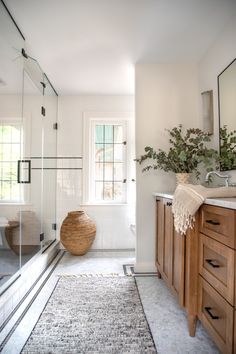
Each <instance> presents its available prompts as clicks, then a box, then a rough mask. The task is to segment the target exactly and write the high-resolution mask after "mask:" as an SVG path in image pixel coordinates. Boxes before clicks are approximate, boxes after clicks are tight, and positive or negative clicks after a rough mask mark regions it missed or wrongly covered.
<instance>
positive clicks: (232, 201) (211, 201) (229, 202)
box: [153, 192, 236, 210]
mask: <svg viewBox="0 0 236 354" xmlns="http://www.w3.org/2000/svg"><path fill="white" fill-rule="evenodd" d="M173 195H174V193H173V192H154V193H153V196H154V197H161V198H168V199H173ZM204 204H208V205H214V206H220V207H223V208H227V209H234V210H236V198H235V197H234V198H207V199H206V200H205V202H204Z"/></svg>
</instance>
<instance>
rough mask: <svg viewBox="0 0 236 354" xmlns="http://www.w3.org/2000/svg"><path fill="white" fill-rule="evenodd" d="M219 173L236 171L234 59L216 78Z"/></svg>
mask: <svg viewBox="0 0 236 354" xmlns="http://www.w3.org/2000/svg"><path fill="white" fill-rule="evenodd" d="M218 95H219V96H218V97H219V122H220V154H221V171H226V170H236V59H234V60H233V61H232V62H231V63H230V64H229V65H228V66H227V67H226V68H225V69H224V70H223V71H222V72H221V73H220V74H219V76H218Z"/></svg>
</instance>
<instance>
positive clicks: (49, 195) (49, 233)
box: [42, 76, 57, 247]
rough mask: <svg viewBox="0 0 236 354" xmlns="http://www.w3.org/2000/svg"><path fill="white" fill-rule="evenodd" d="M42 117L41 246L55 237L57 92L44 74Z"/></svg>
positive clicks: (44, 245)
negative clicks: (43, 111)
mask: <svg viewBox="0 0 236 354" xmlns="http://www.w3.org/2000/svg"><path fill="white" fill-rule="evenodd" d="M44 84H45V87H44V108H45V117H43V194H42V195H43V205H42V206H43V209H42V217H43V234H44V240H43V247H47V246H48V245H50V243H51V242H52V241H54V240H55V238H56V178H57V160H56V155H57V94H56V93H55V91H54V89H53V87H52V86H51V84H50V82H49V81H48V79H47V77H46V76H44Z"/></svg>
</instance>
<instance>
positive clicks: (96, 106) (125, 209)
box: [57, 95, 135, 249]
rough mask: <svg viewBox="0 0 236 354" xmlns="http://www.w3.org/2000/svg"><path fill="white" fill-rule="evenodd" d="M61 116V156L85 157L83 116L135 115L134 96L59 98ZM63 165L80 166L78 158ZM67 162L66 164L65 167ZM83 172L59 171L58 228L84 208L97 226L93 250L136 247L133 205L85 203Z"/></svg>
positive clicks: (59, 148) (59, 154)
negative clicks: (85, 114) (95, 114)
mask: <svg viewBox="0 0 236 354" xmlns="http://www.w3.org/2000/svg"><path fill="white" fill-rule="evenodd" d="M58 111H59V115H58V123H59V129H58V156H59V157H60V156H61V157H65V156H67V157H78V156H82V155H83V116H84V113H85V112H91V111H94V112H131V113H133V112H134V97H133V96H87V95H84V96H60V97H59V109H58ZM63 161H64V162H63V163H64V166H68V167H71V168H74V167H81V166H82V164H81V161H79V160H76V159H73V158H72V159H68V160H67V161H65V160H63ZM65 163H66V165H65ZM82 173H83V172H82V171H81V170H58V182H57V213H58V224H59V228H60V225H61V222H62V221H63V219H64V218H65V217H66V215H67V213H68V212H69V211H71V210H78V209H79V208H81V207H82V209H84V210H85V211H86V212H87V214H88V215H89V216H91V218H92V219H93V220H94V221H95V223H96V225H97V235H96V239H95V241H94V244H93V246H92V248H93V249H126V248H134V247H135V235H134V234H133V232H132V231H131V230H130V224H131V223H134V204H128V205H121V206H118V205H117V206H94V205H86V206H84V205H81V204H82V193H83V188H82V179H83V176H82Z"/></svg>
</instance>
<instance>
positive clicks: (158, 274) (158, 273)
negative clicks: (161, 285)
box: [157, 269, 161, 279]
mask: <svg viewBox="0 0 236 354" xmlns="http://www.w3.org/2000/svg"><path fill="white" fill-rule="evenodd" d="M157 278H158V279H161V273H160V272H159V270H158V269H157Z"/></svg>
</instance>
